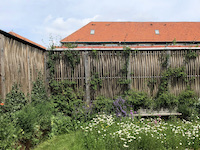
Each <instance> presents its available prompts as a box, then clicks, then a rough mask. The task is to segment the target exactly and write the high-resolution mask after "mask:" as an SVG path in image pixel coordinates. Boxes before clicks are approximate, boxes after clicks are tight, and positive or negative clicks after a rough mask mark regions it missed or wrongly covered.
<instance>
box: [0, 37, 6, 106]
mask: <svg viewBox="0 0 200 150" xmlns="http://www.w3.org/2000/svg"><path fill="white" fill-rule="evenodd" d="M4 43H5V39H4V36H3V35H1V34H0V58H1V70H0V71H1V97H2V99H3V102H5V97H6V93H5V92H6V91H5V68H4V67H5V66H4V58H5V56H4V49H5V48H4Z"/></svg>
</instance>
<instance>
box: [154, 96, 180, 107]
mask: <svg viewBox="0 0 200 150" xmlns="http://www.w3.org/2000/svg"><path fill="white" fill-rule="evenodd" d="M176 106H178V99H177V97H176V96H175V95H173V94H171V93H169V92H165V93H162V94H161V95H159V97H158V98H157V99H156V100H155V107H156V108H157V109H160V108H161V107H163V108H168V109H170V110H171V109H174V108H175V107H176Z"/></svg>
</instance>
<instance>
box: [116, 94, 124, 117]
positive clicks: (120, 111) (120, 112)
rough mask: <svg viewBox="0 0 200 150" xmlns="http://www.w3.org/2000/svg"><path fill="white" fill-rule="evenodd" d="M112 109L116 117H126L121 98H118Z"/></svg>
mask: <svg viewBox="0 0 200 150" xmlns="http://www.w3.org/2000/svg"><path fill="white" fill-rule="evenodd" d="M113 105H114V109H115V113H116V116H118V117H121V116H124V117H125V116H127V113H126V100H124V99H123V98H122V97H118V98H117V99H116V100H115V101H114V102H113Z"/></svg>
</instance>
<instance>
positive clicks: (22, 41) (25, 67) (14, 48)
mask: <svg viewBox="0 0 200 150" xmlns="http://www.w3.org/2000/svg"><path fill="white" fill-rule="evenodd" d="M45 50H46V48H45V47H43V46H41V45H39V44H37V43H35V42H33V41H31V40H29V39H27V38H24V37H22V36H20V35H18V34H16V33H14V32H9V33H7V32H5V31H2V30H0V94H1V97H2V98H3V99H5V96H6V94H7V93H9V92H10V90H11V89H12V86H13V85H14V84H18V85H20V86H21V90H22V91H23V92H24V93H25V94H28V93H30V92H31V89H32V83H33V81H35V80H36V79H37V76H38V73H39V72H41V73H42V74H43V75H44V76H45V75H46V73H45V63H46V62H45V61H46V56H45Z"/></svg>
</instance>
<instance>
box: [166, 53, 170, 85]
mask: <svg viewBox="0 0 200 150" xmlns="http://www.w3.org/2000/svg"><path fill="white" fill-rule="evenodd" d="M166 55H169V59H168V60H167V69H168V68H169V67H170V65H171V51H170V50H167V51H166ZM168 87H169V89H171V79H169V81H168Z"/></svg>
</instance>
